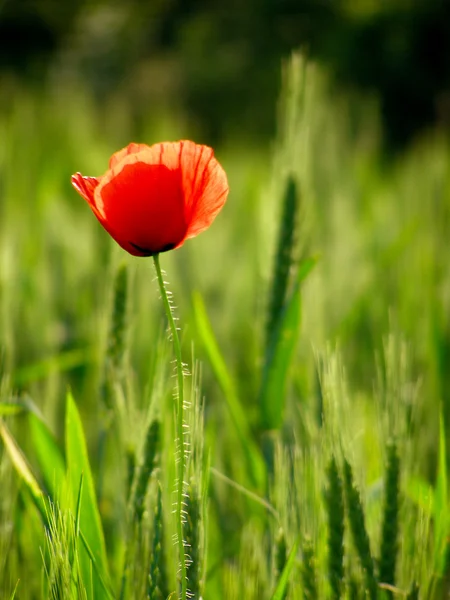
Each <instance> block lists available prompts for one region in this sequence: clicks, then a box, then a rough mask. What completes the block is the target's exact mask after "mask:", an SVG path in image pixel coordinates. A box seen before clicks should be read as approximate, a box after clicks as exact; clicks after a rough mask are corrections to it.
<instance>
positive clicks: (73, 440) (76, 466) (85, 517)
mask: <svg viewBox="0 0 450 600" xmlns="http://www.w3.org/2000/svg"><path fill="white" fill-rule="evenodd" d="M66 461H67V475H68V479H69V484H70V486H71V493H72V502H73V507H74V509H75V507H78V508H77V519H78V521H79V526H80V529H81V532H80V533H81V534H82V541H83V547H80V556H81V558H82V560H81V568H82V573H83V580H84V584H85V586H86V588H87V589H89V588H90V585H89V582H90V580H91V572H92V571H91V564H90V563H91V562H92V564H93V566H94V569H93V571H94V573H93V588H94V597H95V600H97V599H101V598H107V597H108V593H106V591H105V583H104V582H109V581H110V578H109V574H108V562H107V557H106V547H105V540H104V536H103V530H102V525H101V520H100V513H99V510H98V506H97V499H96V495H95V488H94V482H93V478H92V472H91V468H90V465H89V458H88V453H87V446H86V440H85V437H84V432H83V426H82V423H81V419H80V415H79V413H78V409H77V407H76V404H75V401H74V399H73V398H72V395H71V394H70V393H69V394H68V396H67V405H66ZM80 481H83V490H82V491H83V493H82V496H81V499H80V496H79V494H80ZM85 550H86V551H87V555H86V554H84V558H85V559H87V560H83V552H84V551H85Z"/></svg>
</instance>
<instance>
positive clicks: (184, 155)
mask: <svg viewBox="0 0 450 600" xmlns="http://www.w3.org/2000/svg"><path fill="white" fill-rule="evenodd" d="M72 185H73V186H74V188H75V189H76V190H77V192H78V193H79V194H80V195H81V196H83V198H84V199H85V200H87V202H88V203H89V206H90V207H91V209H92V210H93V212H94V214H95V216H96V217H97V219H98V220H99V221H100V223H101V224H102V225H103V227H104V228H105V229H106V231H107V232H108V233H109V234H110V235H111V236H112V237H113V238H114V239H115V240H116V242H117V243H118V244H120V246H122V248H124V249H125V250H127V252H129V253H130V254H133V255H134V256H152V255H153V254H158V253H159V252H165V251H167V250H172V249H173V248H179V247H180V246H181V245H182V244H183V243H184V241H185V240H186V239H188V238H191V237H194V236H196V235H198V234H199V233H201V232H202V231H204V230H205V229H207V228H208V227H209V226H210V225H211V223H212V222H213V220H214V219H215V217H216V215H217V213H218V212H219V211H220V209H221V208H222V206H223V205H224V203H225V200H226V198H227V195H228V183H227V177H226V175H225V171H224V170H223V169H222V167H221V166H220V164H219V163H218V162H217V160H216V159H215V158H214V152H213V150H212V149H211V148H208V146H200V145H198V144H194V142H190V141H181V142H163V143H161V144H155V145H154V146H147V145H145V144H129V145H128V146H127V147H126V148H123V150H120V151H119V152H116V153H115V154H113V156H112V157H111V159H110V161H109V170H108V171H107V172H106V173H105V175H103V176H102V177H84V176H83V175H81V173H76V174H75V175H72Z"/></svg>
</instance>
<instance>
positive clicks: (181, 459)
mask: <svg viewBox="0 0 450 600" xmlns="http://www.w3.org/2000/svg"><path fill="white" fill-rule="evenodd" d="M153 263H154V265H155V271H156V277H157V279H158V285H159V290H160V293H161V298H162V301H163V304H164V310H165V311H166V315H167V320H168V322H169V328H170V333H171V335H172V342H173V349H174V352H175V360H176V363H177V388H178V394H177V400H178V402H177V405H176V427H177V437H178V444H179V456H178V473H177V478H178V486H177V517H178V518H177V537H178V552H179V555H180V567H181V598H182V600H186V599H187V566H186V557H185V554H184V540H183V487H184V470H185V463H186V460H185V455H184V441H183V440H184V427H183V403H184V375H183V361H182V360H181V344H180V338H179V336H178V331H177V327H176V324H175V319H174V318H173V313H172V307H171V305H170V301H169V296H168V294H167V290H166V286H165V283H164V279H163V276H162V272H161V266H160V264H159V255H158V254H155V255H154V256H153Z"/></svg>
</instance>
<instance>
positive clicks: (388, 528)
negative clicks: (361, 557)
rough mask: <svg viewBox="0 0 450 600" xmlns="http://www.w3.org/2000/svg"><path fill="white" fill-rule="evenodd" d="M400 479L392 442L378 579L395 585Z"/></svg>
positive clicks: (385, 494)
mask: <svg viewBox="0 0 450 600" xmlns="http://www.w3.org/2000/svg"><path fill="white" fill-rule="evenodd" d="M399 480H400V459H399V456H398V451H397V445H396V444H395V442H391V443H389V444H388V446H387V466H386V476H385V492H384V507H383V526H382V533H381V548H380V557H379V560H378V580H379V581H380V582H381V583H388V584H390V585H395V568H396V563H397V555H398V533H399V485H400V481H399ZM387 594H388V595H389V597H392V592H387Z"/></svg>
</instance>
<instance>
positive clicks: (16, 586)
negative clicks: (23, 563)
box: [9, 581, 20, 600]
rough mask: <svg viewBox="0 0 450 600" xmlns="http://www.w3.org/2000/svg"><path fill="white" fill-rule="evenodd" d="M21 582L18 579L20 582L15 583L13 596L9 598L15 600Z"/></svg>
mask: <svg viewBox="0 0 450 600" xmlns="http://www.w3.org/2000/svg"><path fill="white" fill-rule="evenodd" d="M19 583H20V581H18V582H17V583H16V585H15V587H14V589H13V591H12V594H11V596H10V597H9V600H14V598H15V597H16V593H17V589H18V587H19Z"/></svg>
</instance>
